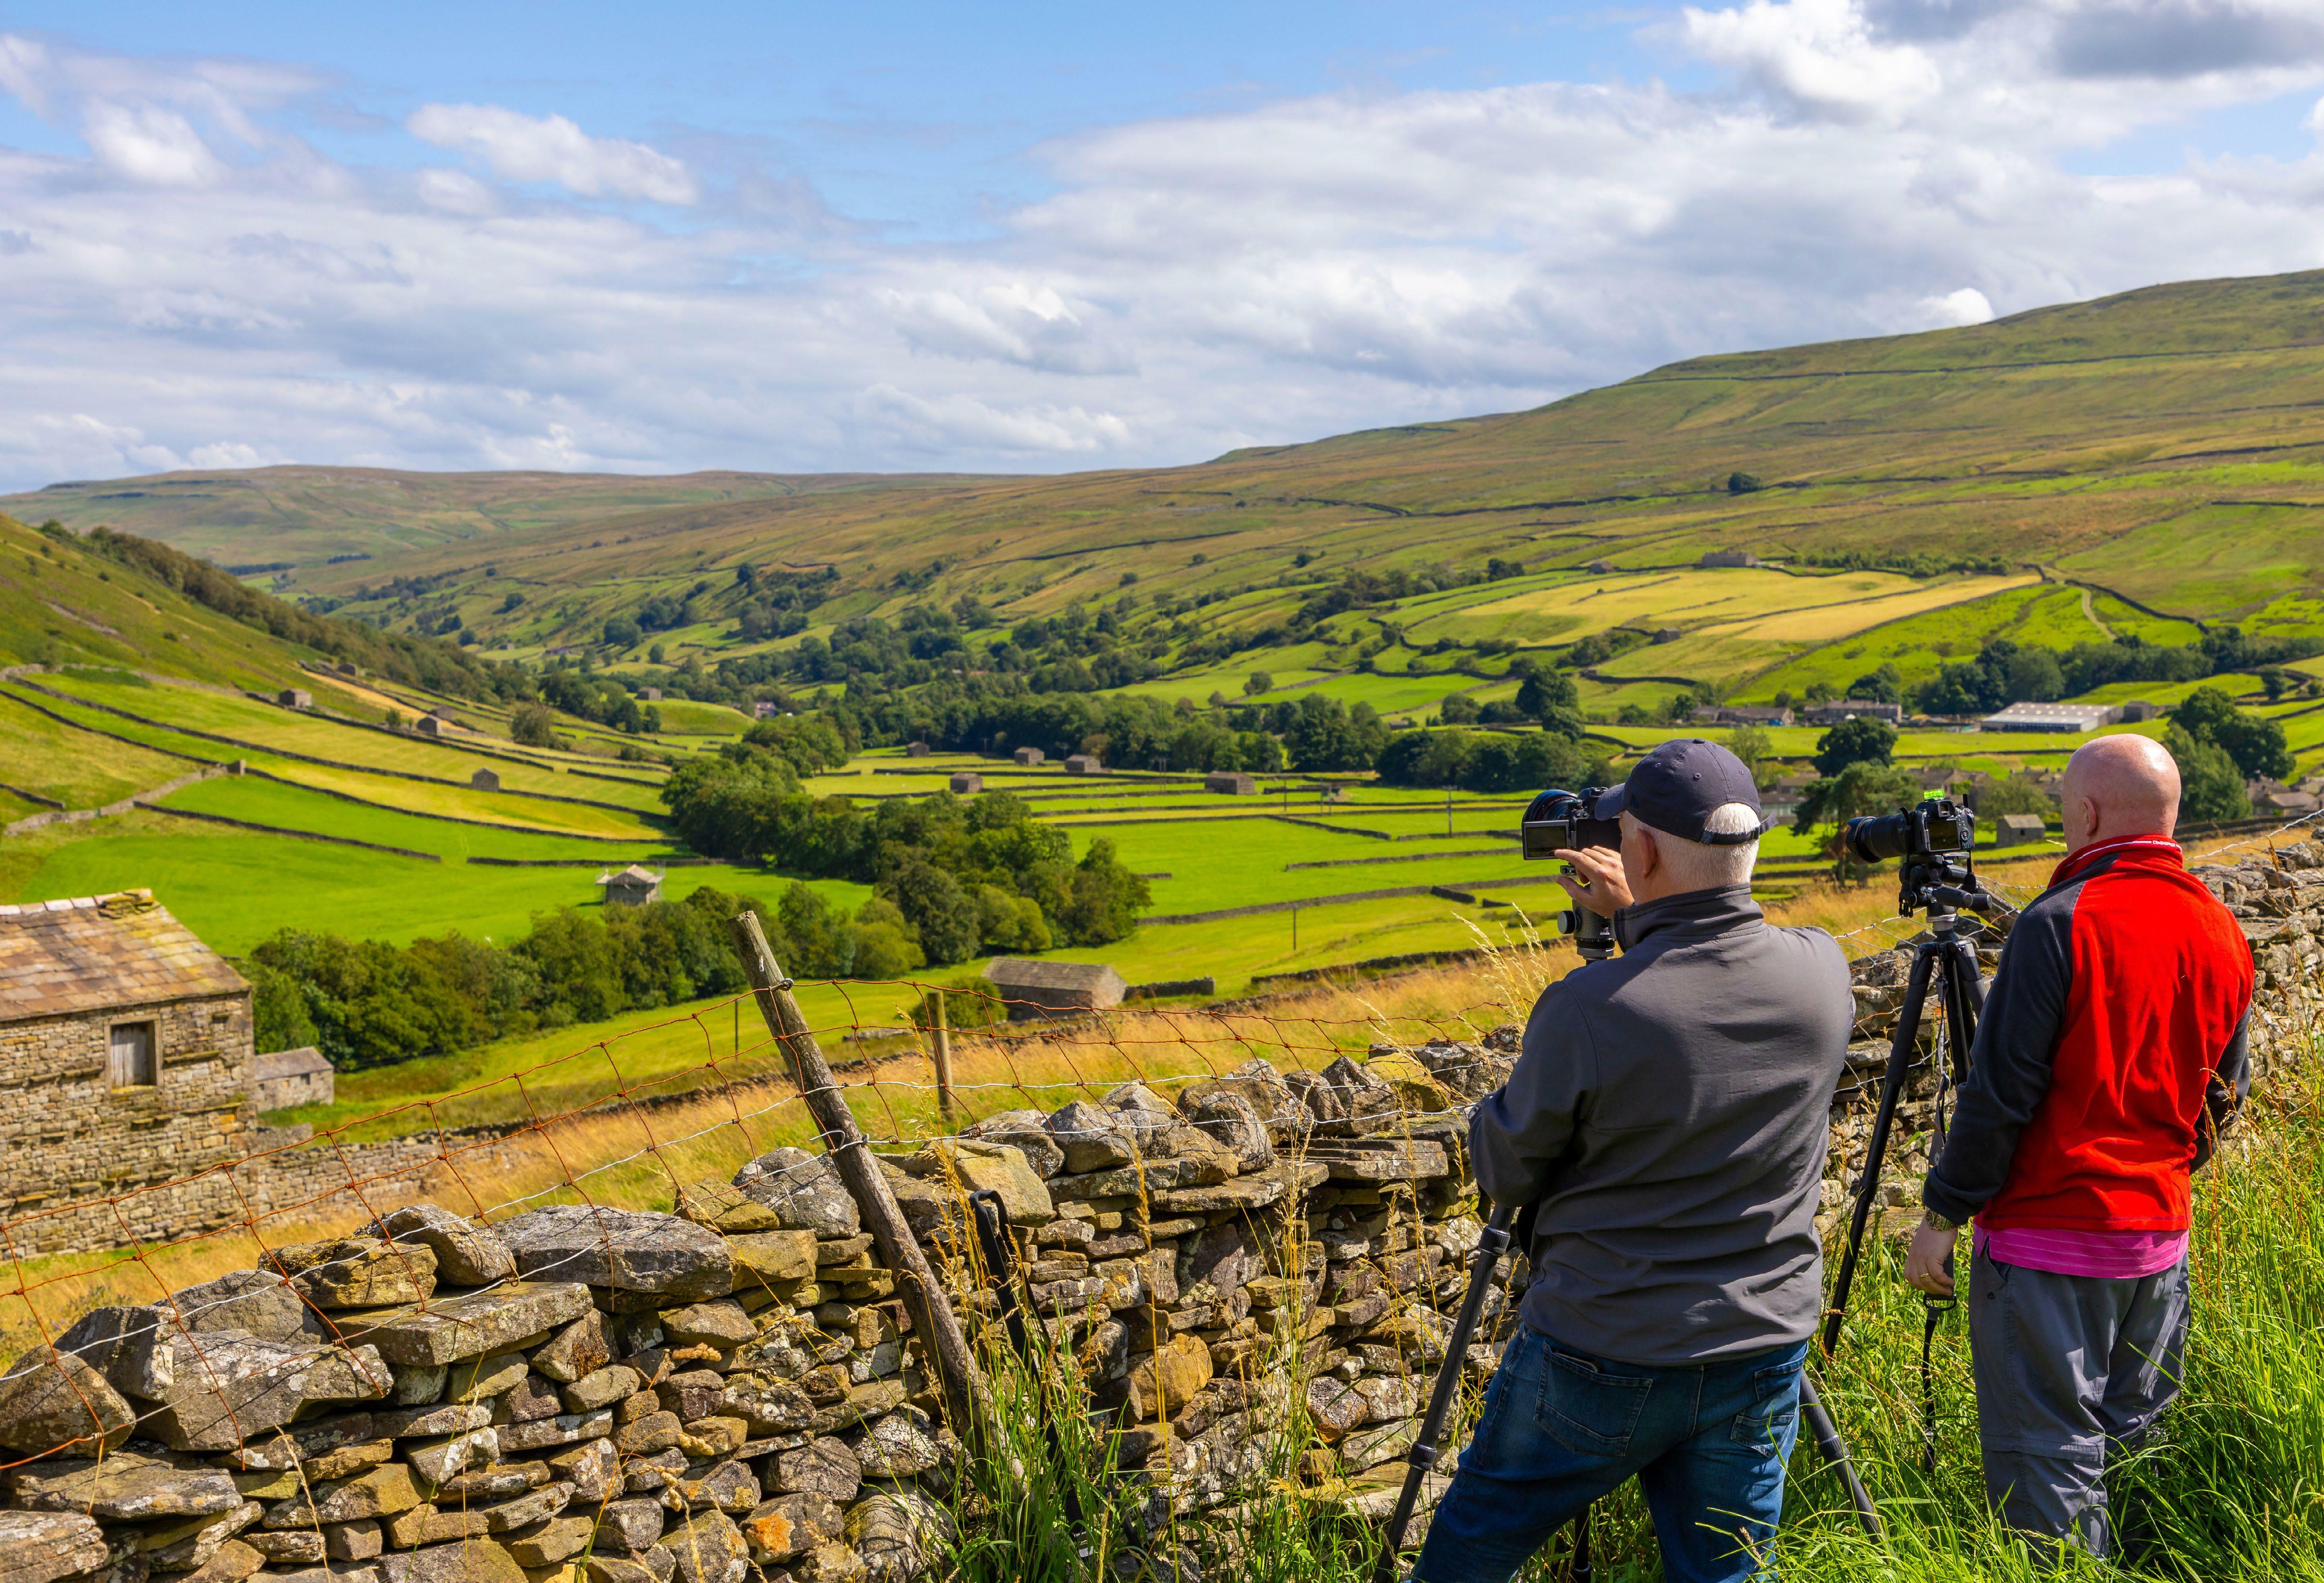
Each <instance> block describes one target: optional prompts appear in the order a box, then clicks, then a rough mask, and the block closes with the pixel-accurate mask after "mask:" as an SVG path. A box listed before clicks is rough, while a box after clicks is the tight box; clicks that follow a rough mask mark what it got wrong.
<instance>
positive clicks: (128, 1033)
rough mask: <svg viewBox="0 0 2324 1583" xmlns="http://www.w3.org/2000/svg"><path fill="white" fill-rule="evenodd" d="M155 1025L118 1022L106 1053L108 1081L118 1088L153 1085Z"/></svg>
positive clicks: (148, 1086) (109, 1084)
mask: <svg viewBox="0 0 2324 1583" xmlns="http://www.w3.org/2000/svg"><path fill="white" fill-rule="evenodd" d="M153 1067H154V1062H153V1025H152V1023H150V1022H117V1023H115V1024H114V1025H113V1043H112V1045H111V1047H110V1048H109V1050H108V1051H107V1052H106V1070H105V1075H106V1083H107V1085H108V1086H110V1087H113V1088H116V1089H130V1088H152V1086H153Z"/></svg>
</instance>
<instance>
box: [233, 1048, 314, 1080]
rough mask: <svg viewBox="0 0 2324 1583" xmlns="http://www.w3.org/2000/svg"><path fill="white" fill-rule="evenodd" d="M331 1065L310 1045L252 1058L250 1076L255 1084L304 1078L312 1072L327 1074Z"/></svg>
mask: <svg viewBox="0 0 2324 1583" xmlns="http://www.w3.org/2000/svg"><path fill="white" fill-rule="evenodd" d="M330 1070H331V1063H329V1062H328V1061H326V1060H325V1059H324V1058H323V1053H322V1052H321V1051H320V1050H318V1049H316V1048H315V1046H314V1045H301V1046H300V1048H298V1049H296V1050H276V1051H272V1052H271V1053H269V1054H264V1055H259V1056H254V1057H253V1058H252V1060H251V1063H250V1075H251V1078H252V1080H253V1081H256V1082H272V1081H279V1080H280V1079H282V1078H286V1077H306V1076H308V1075H309V1074H310V1073H313V1072H328V1071H330Z"/></svg>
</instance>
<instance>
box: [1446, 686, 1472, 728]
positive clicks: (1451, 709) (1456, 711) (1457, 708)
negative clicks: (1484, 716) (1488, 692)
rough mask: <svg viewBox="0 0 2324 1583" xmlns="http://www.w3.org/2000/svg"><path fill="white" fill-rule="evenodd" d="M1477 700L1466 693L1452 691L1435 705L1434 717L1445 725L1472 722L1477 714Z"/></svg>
mask: <svg viewBox="0 0 2324 1583" xmlns="http://www.w3.org/2000/svg"><path fill="white" fill-rule="evenodd" d="M1478 713H1479V711H1478V708H1477V701H1476V700H1475V699H1474V698H1471V697H1470V696H1469V695H1468V694H1466V693H1452V694H1450V695H1447V696H1446V697H1445V699H1444V701H1443V703H1441V704H1437V706H1436V718H1437V719H1439V720H1441V721H1443V722H1444V723H1445V724H1447V725H1471V724H1474V723H1475V722H1476V719H1477V715H1478Z"/></svg>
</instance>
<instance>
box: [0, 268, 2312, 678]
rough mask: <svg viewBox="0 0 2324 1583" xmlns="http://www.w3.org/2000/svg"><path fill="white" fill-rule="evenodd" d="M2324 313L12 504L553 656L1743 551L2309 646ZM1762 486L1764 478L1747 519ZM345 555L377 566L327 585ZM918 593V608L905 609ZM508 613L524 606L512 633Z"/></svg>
mask: <svg viewBox="0 0 2324 1583" xmlns="http://www.w3.org/2000/svg"><path fill="white" fill-rule="evenodd" d="M2319 306H2324V274H2313V273H2311V274H2301V275H2289V276H2282V277H2273V278H2264V279H2256V280H2241V281H2199V282H2192V283H2188V284H2183V285H2174V286H2165V287H2157V288H2154V289H2152V290H2144V291H2138V292H2133V293H2128V294H2126V295H2124V296H2121V297H2116V298H2110V299H2104V300H2101V301H2098V302H2091V303H2080V304H2071V305H2068V306H2064V307H2059V308H2043V309H2040V310H2037V311H2034V312H2032V313H2027V314H2021V315H2018V316H2016V317H2015V318H2008V319H2003V320H1999V321H1997V322H1995V323H1992V324H1987V325H1980V326H1975V327H1969V328H1963V329H1948V330H1940V331H1932V332H1930V333H1927V334H1924V335H1917V336H1895V337H1888V338H1885V339H1877V340H1864V341H1848V342H1835V343H1831V344H1828V345H1815V346H1805V347H1794V348H1786V349H1782V350H1776V351H1770V352H1760V353H1748V354H1731V355H1722V356H1716V357H1705V358H1698V359H1695V360H1692V361H1690V362H1686V363H1681V364H1672V365H1670V366H1669V367H1666V368H1661V369H1657V370H1655V371H1654V372H1652V373H1647V374H1645V375H1642V376H1640V377H1639V378H1637V379H1635V380H1632V381H1629V382H1626V383H1623V384H1619V385H1616V386H1612V387H1609V388H1608V389H1605V390H1600V391H1590V392H1587V393H1585V394H1582V395H1579V396H1576V397H1573V398H1572V399H1570V400H1563V401H1560V402H1557V403H1554V404H1553V405H1551V406H1548V407H1545V408H1542V409H1539V410H1535V411H1530V412H1523V413H1514V414H1507V415H1501V416H1496V417H1489V418H1477V419H1464V420H1461V421H1458V422H1450V423H1441V424H1427V425H1416V426H1410V427H1406V428H1392V429H1382V430H1376V431H1371V432H1369V433H1362V434H1353V435H1345V436H1341V437H1335V438H1332V439H1327V440H1322V441H1318V442H1315V443H1314V444H1309V445H1291V446H1274V447H1266V448H1258V449H1252V450H1247V451H1241V452H1236V453H1233V454H1231V455H1229V456H1223V457H1221V458H1219V459H1217V460H1215V461H1213V462H1210V463H1206V464H1203V465H1197V466H1191V467H1181V468H1175V469H1167V470H1154V471H1145V472H1130V471H1124V472H1113V473H1103V474H1077V475H1068V476H1064V477H1055V478H1006V479H1001V478H949V479H946V478H894V479H882V478H858V477H829V478H817V479H778V478H771V477H756V476H752V475H744V474H715V475H697V476H696V477H690V478H683V479H611V478H601V477H593V478H561V477H557V476H554V475H543V474H469V475H460V476H450V477H423V476H419V475H408V474H381V473H374V472H366V471H361V470H345V469H319V468H287V469H269V470H263V471H261V472H256V473H248V474H173V475H168V476H166V477H162V478H157V479H144V480H138V481H135V483H134V484H130V483H120V484H115V485H106V486H97V485H69V486H58V487H55V488H51V489H50V490H45V491H41V492H36V493H34V494H32V495H28V496H22V497H17V498H16V499H15V500H14V501H0V507H5V508H6V509H8V510H12V511H17V512H18V513H19V514H20V515H30V516H33V517H36V518H37V517H45V516H51V515H52V516H55V517H58V518H60V519H61V520H64V521H66V522H67V523H69V524H70V525H72V526H75V527H82V528H85V527H88V526H90V525H93V524H95V523H97V522H100V521H108V522H112V523H115V524H116V525H119V526H124V527H126V528H129V529H132V530H136V531H144V532H149V533H152V534H155V535H158V536H161V537H163V538H170V539H171V540H172V541H173V542H177V543H180V544H181V545H185V546H188V547H195V548H199V549H200V550H201V551H202V552H203V553H206V554H208V555H211V556H212V557H214V558H217V559H218V560H219V561H221V562H222V563H227V564H237V565H266V564H270V563H273V562H277V561H291V562H294V563H296V566H295V571H294V581H293V583H292V584H291V585H292V586H293V587H295V588H297V589H299V590H301V591H310V592H314V593H318V594H327V595H331V596H334V597H345V596H346V595H348V594H351V593H353V592H355V591H356V590H358V589H359V588H365V587H368V588H372V589H374V590H378V589H380V588H382V587H383V585H384V584H387V583H388V582H389V581H390V580H391V579H395V578H403V579H420V580H424V581H425V582H426V583H428V584H429V587H428V588H427V589H426V591H425V593H424V594H415V593H414V592H413V591H412V589H411V588H410V586H409V585H407V586H406V587H405V589H404V591H403V592H402V593H401V594H397V595H393V596H391V597H390V598H389V599H388V600H387V601H385V603H392V601H393V599H394V598H401V599H403V600H405V601H407V602H417V601H420V600H427V599H432V600H433V601H434V602H435V603H433V604H430V606H429V609H430V611H431V612H438V613H440V609H439V607H443V606H446V605H447V604H448V605H449V606H452V607H457V610H458V612H459V613H460V614H461V615H462V616H463V617H464V618H465V619H466V621H467V622H468V624H469V625H470V627H471V628H472V629H474V630H477V631H478V632H480V633H482V634H483V635H484V636H485V637H486V639H487V640H493V639H503V638H505V639H511V640H521V641H522V642H525V643H530V644H536V645H537V644H539V643H543V642H563V641H573V640H576V638H577V637H579V636H580V635H583V634H585V633H588V632H589V630H590V628H591V626H592V624H593V623H602V621H603V620H604V616H605V615H606V614H608V613H612V612H616V611H618V610H621V609H623V608H630V607H634V605H635V604H636V603H639V602H640V601H641V600H642V599H644V598H646V597H649V596H650V595H651V594H657V593H659V594H669V595H676V594H683V593H684V592H685V590H686V589H687V588H689V587H691V586H692V584H693V583H694V582H696V581H701V580H703V579H705V577H706V578H708V579H709V580H710V581H711V582H713V583H714V584H718V585H719V586H716V587H714V589H712V590H710V591H709V592H710V593H711V594H715V595H716V596H718V597H719V598H723V597H724V596H725V594H727V593H728V591H729V590H728V589H727V587H726V586H725V584H729V583H731V575H732V571H733V567H734V566H736V565H738V564H741V563H742V562H744V561H746V560H748V561H755V562H759V563H762V564H763V563H776V564H782V565H789V566H820V565H825V564H832V565H836V566H838V568H839V569H840V572H841V584H840V590H839V594H840V596H839V598H838V599H837V600H836V601H835V604H834V606H832V607H827V608H829V609H830V610H831V613H833V614H848V613H860V612H864V611H875V610H882V609H897V608H900V607H901V606H902V605H903V604H904V603H908V601H909V600H910V599H913V598H930V599H935V600H938V601H945V600H949V599H951V598H953V597H954V596H956V595H958V594H962V593H975V594H979V595H980V596H981V597H982V598H984V599H985V600H987V601H988V603H992V602H1001V603H1006V604H1007V606H1008V608H1009V612H1010V614H1012V615H1013V614H1019V613H1025V614H1033V613H1041V612H1049V611H1055V610H1056V609H1060V608H1062V607H1063V606H1064V605H1065V603H1067V602H1068V601H1069V600H1073V599H1076V598H1079V599H1083V600H1094V599H1096V598H1098V597H1099V596H1101V595H1105V596H1111V593H1112V592H1113V590H1115V589H1116V588H1117V587H1118V586H1119V585H1120V575H1121V574H1122V573H1123V572H1125V571H1135V572H1137V573H1138V574H1139V576H1140V579H1141V589H1140V592H1141V593H1143V594H1147V595H1148V597H1151V596H1153V595H1154V594H1166V595H1169V596H1174V597H1175V596H1179V595H1183V594H1195V593H1200V592H1204V591H1213V592H1215V591H1220V590H1227V589H1233V588H1237V587H1240V586H1241V585H1242V584H1246V583H1250V582H1254V581H1256V582H1259V583H1265V582H1268V581H1271V580H1274V579H1276V578H1278V577H1280V576H1281V575H1284V574H1285V573H1286V572H1288V571H1291V570H1293V569H1294V568H1292V567H1291V566H1290V565H1289V563H1290V561H1291V560H1292V558H1293V557H1294V556H1295V555H1296V553H1297V552H1300V551H1303V550H1304V551H1305V552H1307V553H1308V554H1309V555H1310V556H1311V557H1317V558H1316V559H1315V560H1314V561H1311V563H1310V568H1309V570H1308V573H1307V575H1319V574H1321V573H1323V572H1324V571H1326V570H1328V569H1331V568H1336V567H1338V566H1345V565H1348V564H1351V563H1353V562H1358V561H1362V562H1366V563H1368V564H1369V563H1379V564H1405V565H1409V566H1422V565H1425V564H1428V563H1430V562H1433V561H1436V560H1453V561H1460V560H1463V559H1471V560H1473V559H1481V558H1482V557H1485V556H1486V555H1488V554H1491V555H1499V556H1504V557H1509V558H1512V559H1517V560H1521V561H1522V562H1523V563H1524V565H1525V566H1526V567H1527V569H1529V570H1533V571H1542V570H1547V569H1553V568H1578V567H1581V566H1586V565H1587V564H1588V563H1590V562H1591V561H1593V560H1597V559H1601V558H1602V559H1606V560H1609V561H1610V562H1612V563H1613V564H1614V565H1616V566H1621V567H1624V568H1628V569H1642V568H1646V567H1654V566H1680V565H1683V564H1686V563H1688V562H1691V561H1692V560H1693V559H1694V558H1695V557H1697V556H1698V555H1699V554H1700V553H1701V551H1702V550H1704V549H1707V548H1727V547H1737V548H1748V549H1751V550H1754V551H1757V553H1759V554H1761V555H1763V556H1775V555H1784V556H1789V557H1794V558H1796V557H1803V556H1808V555H1818V554H1821V555H1844V554H1847V553H1849V552H1855V553H1858V554H1861V555H1867V556H1872V557H1890V558H1894V557H1907V556H1914V555H1920V556H1927V557H1936V558H1937V559H1939V560H1950V559H1955V558H1958V557H1963V556H1978V557H2000V558H2002V559H2005V560H2007V561H2010V562H2012V563H2015V564H2033V563H2039V564H2041V565H2043V566H2048V567H2051V568H2052V569H2053V570H2054V571H2055V572H2056V573H2058V574H2059V575H2066V576H2070V577H2074V578H2077V579H2081V580H2084V581H2087V582H2090V583H2093V584H2100V585H2102V586H2104V587H2107V588H2113V589H2116V590H2119V591H2120V592H2122V593H2124V594H2127V595H2129V596H2130V597H2131V598H2132V599H2134V600H2135V601H2137V602H2139V603H2144V604H2149V605H2156V606H2159V607H2162V608H2163V609H2166V610H2168V611H2169V612H2172V613H2175V614H2184V615H2192V616H2200V617H2206V618H2209V617H2226V616H2230V615H2234V616H2242V617H2246V618H2255V619H2256V621H2258V623H2259V624H2260V625H2262V626H2267V625H2271V624H2279V623H2289V624H2300V625H2307V624H2312V623H2313V622H2314V621H2315V620H2316V612H2315V611H2314V609H2313V608H2311V607H2310V605H2309V603H2308V602H2309V601H2310V600H2312V599H2313V598H2314V596H2315V594H2316V593H2317V586H2316V584H2317V582H2318V569H2317V567H2316V566H2314V565H2313V564H2311V563H2313V562H2314V561H2315V560H2316V557H2315V556H2314V554H2313V550H2312V538H2313V532H2312V528H2311V527H2310V525H2309V524H2308V520H2307V518H2306V516H2305V515H2304V513H2303V511H2301V509H2300V508H2301V507H2302V506H2304V505H2306V504H2308V503H2310V502H2311V501H2313V500H2315V499H2317V498H2318V488H2319V484H2324V454H2319V450H2318V447H2319V445H2324V418H2319V415H2318V413H2317V410H2316V409H2314V408H2313V407H2312V406H2310V405H2309V404H2308V403H2307V400H2306V397H2305V393H2304V392H2305V391H2306V390H2307V388H2308V387H2309V385H2310V383H2311V382H2312V381H2313V380H2314V378H2315V377H2316V376H2317V374H2318V373H2319V372H2324V346H2319V345H2316V344H2315V343H2314V341H2313V338H2312V323H2313V319H2314V316H2315V314H2316V312H2317V310H2318V308H2319ZM1738 470H1739V471H1742V472H1746V473H1748V474H1755V475H1757V477H1758V478H1759V479H1760V480H1762V481H1764V482H1765V483H1766V485H1767V486H1768V487H1766V488H1764V489H1761V490H1758V491H1757V492H1749V493H1742V494H1735V493H1730V492H1729V491H1728V488H1727V486H1726V483H1725V481H1726V480H1727V479H1728V477H1729V474H1732V473H1734V472H1736V471H1738ZM1415 519H1419V520H1425V523H1426V527H1425V530H1416V521H1415ZM359 540H360V541H361V542H362V548H361V550H360V551H355V550H351V549H349V548H347V547H349V546H351V545H355V544H356V543H357V542H358V541H359ZM349 553H365V554H368V555H369V556H370V557H371V558H370V559H369V560H364V561H342V562H340V563H339V564H337V565H328V564H326V562H327V557H329V556H331V555H345V554H349ZM1197 556H1200V557H1203V558H1202V559H1201V561H1200V562H1199V564H1197V563H1196V561H1195V557H1197ZM939 561H940V562H941V563H942V565H941V566H940V567H936V568H935V569H934V570H933V573H932V575H931V567H932V565H933V563H936V562H939ZM899 573H903V574H908V575H909V576H910V579H911V580H912V581H914V582H916V583H917V584H918V586H914V587H910V588H899V587H897V586H895V582H896V578H897V575H898V574H899ZM921 579H926V580H925V581H921ZM509 594H521V595H523V596H524V603H522V604H521V605H519V606H517V607H516V608H514V609H512V610H509V611H506V612H503V611H501V610H500V609H499V606H500V605H501V604H502V603H504V602H505V601H506V598H507V596H508V595H509ZM715 603H716V599H715V598H714V599H713V600H711V601H710V607H714V619H713V620H711V621H708V622H705V623H704V624H705V625H706V626H715V624H716V621H715ZM702 636H703V637H704V638H705V639H706V637H707V634H703V635H702ZM678 641H681V642H691V641H696V634H693V633H687V634H685V635H683V636H681V637H679V639H678ZM714 646H715V645H714Z"/></svg>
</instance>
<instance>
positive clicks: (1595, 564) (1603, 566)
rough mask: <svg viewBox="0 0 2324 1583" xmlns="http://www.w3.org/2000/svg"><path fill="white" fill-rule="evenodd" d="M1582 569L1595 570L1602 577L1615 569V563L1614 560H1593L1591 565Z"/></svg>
mask: <svg viewBox="0 0 2324 1583" xmlns="http://www.w3.org/2000/svg"><path fill="white" fill-rule="evenodd" d="M1582 569H1583V570H1585V571H1591V572H1595V573H1597V574H1598V575H1600V576H1601V577H1602V576H1604V575H1606V574H1607V573H1609V572H1610V571H1612V570H1613V569H1614V563H1613V562H1612V561H1591V563H1590V564H1589V566H1585V567H1584V568H1582Z"/></svg>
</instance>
